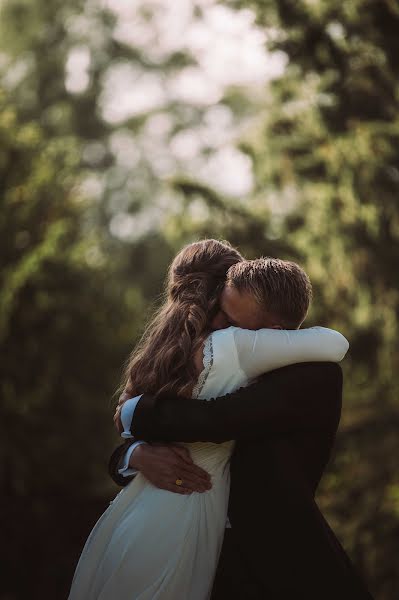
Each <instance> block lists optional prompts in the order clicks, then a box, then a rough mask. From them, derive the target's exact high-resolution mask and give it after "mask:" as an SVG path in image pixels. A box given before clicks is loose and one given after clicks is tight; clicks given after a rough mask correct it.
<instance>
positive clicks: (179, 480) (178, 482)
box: [175, 479, 183, 485]
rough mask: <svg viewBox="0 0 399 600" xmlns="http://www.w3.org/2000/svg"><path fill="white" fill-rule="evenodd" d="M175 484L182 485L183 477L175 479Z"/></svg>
mask: <svg viewBox="0 0 399 600" xmlns="http://www.w3.org/2000/svg"><path fill="white" fill-rule="evenodd" d="M175 483H176V485H183V479H176V482H175Z"/></svg>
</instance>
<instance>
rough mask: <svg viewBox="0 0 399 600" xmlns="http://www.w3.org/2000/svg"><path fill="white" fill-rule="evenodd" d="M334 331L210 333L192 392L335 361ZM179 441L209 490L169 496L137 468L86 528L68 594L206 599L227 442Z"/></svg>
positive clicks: (342, 343)
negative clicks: (314, 362)
mask: <svg viewBox="0 0 399 600" xmlns="http://www.w3.org/2000/svg"><path fill="white" fill-rule="evenodd" d="M337 336H340V334H338V333H337V332H334V331H332V330H327V329H324V328H312V329H308V330H301V331H292V332H283V331H281V332H277V331H275V330H259V331H257V332H256V331H249V330H241V329H238V328H236V327H229V328H227V329H223V330H220V331H215V332H213V333H212V334H211V335H210V336H209V337H208V338H207V340H206V342H205V345H204V370H203V372H202V373H201V375H200V377H199V379H198V383H197V385H196V387H195V388H194V390H193V397H197V398H202V399H210V398H213V397H216V396H221V395H224V394H226V393H229V392H232V391H234V390H236V389H238V388H240V387H243V386H245V385H247V384H248V382H249V380H250V379H251V378H253V377H256V376H258V375H260V374H261V373H263V372H266V371H268V370H272V369H275V368H278V367H282V366H286V365H288V364H292V363H295V362H306V361H308V360H310V361H311V360H337V361H338V360H340V359H341V358H342V355H343V354H345V352H346V349H347V342H346V340H345V338H343V336H340V337H339V338H337ZM326 348H330V350H326ZM324 350H326V351H324ZM185 445H186V446H187V448H188V449H189V451H190V453H191V456H192V458H193V460H194V462H195V463H196V464H198V465H199V466H200V467H202V468H203V469H205V470H206V471H208V472H209V473H210V475H211V477H212V489H211V490H209V491H207V492H204V493H196V492H194V493H193V494H191V495H181V494H174V493H172V492H168V491H166V490H161V489H158V488H156V487H154V486H153V485H152V484H151V483H149V482H148V481H147V480H146V479H145V478H144V476H143V475H141V474H140V473H139V474H138V475H137V476H136V477H135V478H134V479H133V481H132V482H131V483H129V484H128V485H127V486H126V487H125V488H124V489H123V490H122V491H121V492H120V493H119V494H118V495H117V496H116V498H115V499H114V500H113V501H112V502H111V503H110V505H109V507H108V508H107V510H106V511H105V512H104V514H103V515H102V516H101V517H100V519H99V520H98V521H97V523H96V525H95V526H94V528H93V530H92V532H91V533H90V535H89V537H88V539H87V541H86V544H85V546H84V548H83V551H82V554H81V556H80V559H79V562H78V565H77V567H76V571H75V575H74V578H73V581H72V586H71V591H70V595H69V600H207V599H208V598H209V597H210V595H211V591H212V584H213V579H214V576H215V572H216V567H217V563H218V559H219V554H220V550H221V546H222V542H223V536H224V530H225V525H226V519H227V507H228V499H229V489H230V472H229V459H230V456H231V453H232V451H233V448H234V442H233V441H230V442H225V443H223V444H213V443H210V442H209V443H202V442H201V443H200V442H198V443H192V444H185Z"/></svg>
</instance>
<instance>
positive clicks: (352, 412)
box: [0, 0, 399, 600]
mask: <svg viewBox="0 0 399 600" xmlns="http://www.w3.org/2000/svg"><path fill="white" fill-rule="evenodd" d="M106 5H107V3H100V2H95V1H94V0H91V1H90V2H89V1H86V2H84V1H77V0H72V1H71V2H68V3H67V4H65V3H61V2H58V1H55V0H53V1H52V2H51V3H49V2H45V1H44V0H36V2H35V3H32V2H28V1H25V0H6V1H4V2H3V3H2V4H1V8H0V11H1V13H0V17H1V18H0V140H1V145H0V175H1V177H0V189H1V196H0V202H1V211H0V265H1V269H0V307H1V310H0V344H1V350H2V361H1V365H0V371H1V425H0V427H1V439H2V445H1V453H2V465H3V468H2V495H3V499H4V503H3V511H2V515H1V521H2V527H3V530H4V531H5V536H6V537H5V539H7V545H6V546H5V547H4V549H3V551H2V556H1V559H2V564H3V565H4V567H5V568H7V571H8V577H7V578H4V579H3V581H2V589H1V591H0V598H2V599H4V600H6V599H8V600H13V599H17V598H22V597H25V596H27V595H29V597H30V598H31V599H32V600H33V599H34V598H58V597H60V596H61V595H63V596H64V595H66V591H67V589H68V585H69V583H70V580H71V577H72V573H73V569H74V565H75V563H76V560H77V558H78V555H79V552H80V550H81V548H82V545H83V543H84V540H85V538H86V536H87V534H88V532H89V530H90V527H91V526H92V525H93V523H94V521H95V520H96V518H97V517H98V516H99V515H100V514H101V512H102V511H103V510H104V508H105V507H106V504H107V502H108V501H109V499H110V498H111V497H112V496H113V495H114V494H115V491H116V490H115V488H114V486H113V484H112V483H111V482H110V480H109V479H108V476H107V473H106V463H107V458H108V455H109V453H110V451H111V449H112V447H113V445H114V444H115V442H116V436H115V434H114V432H113V427H112V418H111V417H112V412H113V410H112V402H111V399H112V398H113V394H114V392H115V390H116V388H117V386H118V384H119V378H120V374H121V368H122V365H123V361H124V360H125V359H126V357H127V354H128V352H129V351H130V349H131V347H132V345H133V344H134V341H135V340H136V339H137V337H138V335H139V334H140V332H141V331H142V329H143V325H144V323H145V320H146V318H147V317H148V314H149V312H150V310H151V307H152V305H153V303H154V302H157V301H158V298H159V294H160V292H161V289H162V282H163V279H164V276H165V271H166V267H167V265H168V263H169V261H170V259H171V258H172V256H173V254H174V253H175V252H176V250H177V249H178V248H179V247H180V246H181V245H182V244H184V243H186V242H188V241H191V240H193V239H198V238H200V237H222V238H227V239H229V240H230V241H231V242H232V243H233V244H235V245H237V246H239V248H240V250H241V251H242V252H243V253H244V254H245V255H246V256H248V257H249V258H251V257H255V256H259V255H261V254H263V255H265V254H267V255H274V256H280V257H283V258H291V259H294V260H297V261H298V262H300V263H301V264H303V265H304V266H305V268H306V269H307V271H308V272H309V274H310V276H311V279H312V281H313V284H314V288H315V302H314V307H313V310H312V313H311V315H310V318H309V324H312V323H316V322H317V323H320V324H323V325H330V326H333V327H336V328H338V329H340V330H342V331H343V332H344V333H345V334H346V335H347V337H348V338H349V339H350V342H351V350H350V355H349V358H348V359H347V360H346V361H345V372H346V384H345V404H344V414H343V421H342V425H341V431H340V435H339V437H338V440H337V451H336V456H335V460H334V461H333V463H332V465H331V467H330V469H329V471H328V473H327V474H326V476H325V478H324V480H323V482H322V486H321V489H320V492H319V502H320V504H321V506H322V508H323V510H324V511H325V513H326V515H327V517H328V519H329V521H330V522H331V524H332V526H333V528H334V529H335V531H336V532H337V534H338V536H339V537H340V539H341V540H342V542H343V544H344V546H345V547H346V548H347V550H348V551H349V554H350V555H351V557H352V559H353V560H354V561H355V563H356V564H357V566H358V567H359V569H360V570H361V571H362V572H363V574H364V576H365V578H366V580H367V582H368V583H369V586H370V589H371V590H372V591H373V592H374V593H375V595H376V597H378V598H379V599H381V600H394V599H395V598H397V597H398V593H399V582H398V578H397V574H396V573H395V569H396V558H395V556H396V552H395V545H396V539H397V535H398V533H399V480H398V476H397V468H396V462H397V461H396V456H397V455H398V451H399V442H398V435H397V432H398V425H399V411H398V403H397V397H398V380H397V378H396V377H395V375H396V373H397V370H398V345H397V343H396V340H397V337H398V325H397V316H398V304H399V280H398V277H397V264H398V259H399V251H398V248H399V245H398V241H399V240H398V238H399V209H398V203H397V199H398V190H399V152H398V147H399V146H398V141H399V108H398V106H399V105H398V95H399V89H398V81H399V78H398V75H399V58H398V57H399V52H398V50H399V47H398V46H399V36H398V31H399V9H398V8H397V5H396V4H395V3H394V2H390V1H388V0H386V1H381V2H378V3H375V2H371V1H367V0H351V1H350V2H346V3H340V2H338V1H337V0H329V1H324V0H317V1H312V2H309V1H306V0H298V1H297V2H295V3H292V2H289V1H287V0H279V2H276V1H272V0H268V1H260V0H253V1H252V2H245V3H243V2H235V1H234V2H230V4H229V6H232V7H234V9H237V10H239V9H241V8H243V7H244V8H249V7H250V8H252V9H253V10H254V12H255V13H256V15H257V19H258V23H259V25H260V26H261V27H263V28H265V30H267V31H269V32H270V31H271V32H272V33H273V34H272V35H270V36H269V37H268V40H269V41H268V44H269V48H270V50H279V51H282V52H284V53H286V55H287V56H288V58H289V60H288V64H287V68H286V70H285V72H284V74H283V75H282V76H281V77H279V78H278V79H276V80H275V81H274V82H273V83H272V84H270V85H269V86H268V90H267V93H265V94H264V97H262V98H261V99H259V98H258V99H257V100H256V101H255V100H254V99H253V97H252V96H249V95H248V97H246V96H245V93H244V92H243V91H242V90H239V89H237V88H232V89H227V90H225V95H224V97H223V99H222V100H221V101H220V104H221V105H223V106H225V107H228V108H229V109H230V110H231V111H232V114H233V116H234V118H235V119H237V120H239V119H240V118H242V116H243V115H245V116H247V115H248V114H251V115H252V116H254V115H256V119H255V120H254V125H253V126H252V127H249V128H248V129H247V130H246V131H245V133H244V134H243V135H242V136H241V139H240V140H239V148H240V149H241V151H242V152H244V153H246V154H247V156H248V157H249V158H250V160H251V162H252V164H253V168H254V172H255V176H256V177H255V179H256V184H255V188H254V190H253V192H252V193H250V194H249V195H248V196H247V197H245V198H242V199H240V200H238V199H237V198H229V197H226V196H223V195H222V194H221V193H220V192H217V191H216V190H214V189H212V188H211V187H210V186H207V185H206V184H205V183H204V182H203V181H200V180H199V179H197V178H195V177H194V176H193V175H192V174H187V173H184V172H183V170H179V169H177V170H176V171H175V172H174V173H173V175H172V176H168V177H160V176H159V174H158V173H157V170H156V168H154V165H156V161H155V162H151V160H150V159H149V158H148V155H146V154H145V152H143V151H141V150H142V148H141V146H140V144H143V141H142V140H143V137H140V136H144V138H145V135H146V134H145V132H146V125H147V124H148V121H149V119H150V118H151V117H152V116H153V114H154V110H151V111H149V112H148V114H147V113H140V114H139V115H138V116H134V117H131V118H129V119H127V120H125V121H122V122H115V123H113V122H110V121H109V120H108V121H107V120H106V119H105V118H104V115H103V113H102V111H101V102H102V94H103V82H104V78H105V76H106V74H107V72H108V70H109V68H110V66H112V65H115V64H120V63H121V62H122V63H130V64H134V65H138V66H139V67H140V68H141V69H143V70H144V71H145V72H147V71H148V72H151V73H158V74H159V76H160V77H165V76H167V75H168V74H169V73H172V74H173V73H178V72H179V71H180V70H181V69H182V68H183V67H184V66H186V65H187V64H191V63H193V61H194V59H193V57H192V56H190V55H189V54H188V53H182V52H177V51H176V52H174V53H172V54H168V55H165V56H164V57H163V58H162V57H161V58H160V57H158V58H157V60H151V59H150V58H149V57H148V56H145V55H144V54H143V52H142V51H141V50H140V48H139V47H138V46H137V47H136V46H135V45H134V44H124V43H123V42H121V41H118V40H117V39H116V38H115V35H114V30H115V23H116V18H115V15H114V14H113V12H112V11H111V10H109V9H107V8H105V7H106ZM151 7H152V4H151V3H145V2H143V5H142V7H141V10H142V12H143V14H144V13H145V15H146V18H148V19H150V18H151ZM138 10H139V9H138ZM196 11H197V13H198V14H200V12H201V9H200V7H199V6H197V8H196ZM77 47H79V48H81V47H84V48H86V49H88V50H89V52H90V56H91V61H90V68H89V79H90V83H89V85H88V86H87V87H86V88H85V89H84V90H82V91H81V92H79V93H71V92H69V91H68V90H67V89H66V87H65V68H66V64H67V61H68V57H69V56H70V53H71V51H72V50H73V49H75V48H77ZM204 110H205V109H204V108H201V107H199V106H197V105H190V104H189V103H188V102H186V103H184V102H176V101H174V102H170V103H169V105H168V106H167V107H166V108H165V107H164V108H163V114H167V115H168V116H169V117H170V119H171V123H172V126H171V130H170V132H169V134H168V135H170V137H172V136H173V135H174V134H176V132H179V131H181V130H184V129H185V128H187V127H189V126H190V125H193V124H198V123H201V120H202V118H203V114H204ZM155 112H156V111H155ZM116 134H117V135H121V134H122V136H124V138H123V139H125V140H126V139H127V140H130V142H132V143H133V146H134V148H136V149H138V150H139V158H138V159H136V160H135V161H133V159H132V163H131V164H129V160H127V159H126V155H124V160H122V162H121V161H118V160H117V157H116V154H115V152H113V150H112V148H113V143H114V142H113V140H115V139H116V138H115V135H116ZM130 142H129V143H130ZM152 152H153V153H156V149H152ZM122 154H123V152H122ZM158 168H159V165H158ZM90 186H91V187H90ZM93 186H94V188H93ZM93 189H94V190H95V191H94V193H93V191H92V190H93ZM90 190H91V191H90ZM159 197H163V198H164V199H165V198H166V200H164V204H163V205H162V204H161V205H157V202H156V198H159ZM118 215H119V217H120V216H122V217H121V218H122V222H126V221H127V220H129V219H130V220H131V222H133V224H134V227H136V231H135V234H134V235H132V236H131V237H123V236H122V237H121V236H118V235H116V234H115V226H114V224H115V218H118ZM143 219H144V221H143ZM119 222H121V221H119ZM140 223H141V224H142V223H145V226H142V228H141V229H140V226H139V224H140ZM139 229H140V231H139ZM21 564H23V567H21ZM22 575H23V576H22Z"/></svg>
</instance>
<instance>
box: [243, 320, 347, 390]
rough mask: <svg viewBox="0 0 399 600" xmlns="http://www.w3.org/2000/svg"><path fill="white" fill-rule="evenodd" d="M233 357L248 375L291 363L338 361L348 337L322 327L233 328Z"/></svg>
mask: <svg viewBox="0 0 399 600" xmlns="http://www.w3.org/2000/svg"><path fill="white" fill-rule="evenodd" d="M234 340H235V345H236V349H237V358H238V362H239V365H240V367H241V369H242V370H243V371H244V373H245V374H246V375H247V377H248V379H253V378H254V377H258V376H259V375H261V374H262V373H266V372H267V371H272V370H274V369H279V368H281V367H285V366H288V365H291V364H294V363H303V362H326V361H327V362H339V361H341V360H342V359H343V358H344V356H345V354H346V352H347V351H348V348H349V343H348V340H347V339H346V338H345V337H344V336H343V335H342V334H341V333H339V332H338V331H334V330H333V329H327V328H326V327H311V328H309V329H299V330H282V329H259V330H256V331H253V330H249V329H240V328H238V327H236V328H234Z"/></svg>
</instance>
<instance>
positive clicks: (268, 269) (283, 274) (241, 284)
mask: <svg viewBox="0 0 399 600" xmlns="http://www.w3.org/2000/svg"><path fill="white" fill-rule="evenodd" d="M226 285H230V286H233V287H234V288H235V289H236V290H237V291H239V292H247V293H249V294H251V296H253V297H254V298H255V300H256V301H257V302H258V304H259V306H260V307H261V308H262V309H264V310H265V311H266V312H267V313H268V314H269V315H273V316H274V317H275V318H277V319H278V320H279V323H278V324H279V325H281V326H282V327H283V328H284V329H297V328H298V327H299V326H300V324H301V323H302V322H303V321H304V319H305V317H306V314H307V312H308V309H309V305H310V302H311V299H312V284H311V283H310V279H309V277H308V276H307V274H306V273H305V271H304V270H303V269H302V268H301V267H300V266H299V265H297V264H296V263H294V262H291V261H288V260H280V259H279V258H257V259H255V260H244V261H242V262H239V263H237V264H235V265H233V266H232V267H230V269H229V271H228V273H227V281H226Z"/></svg>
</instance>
